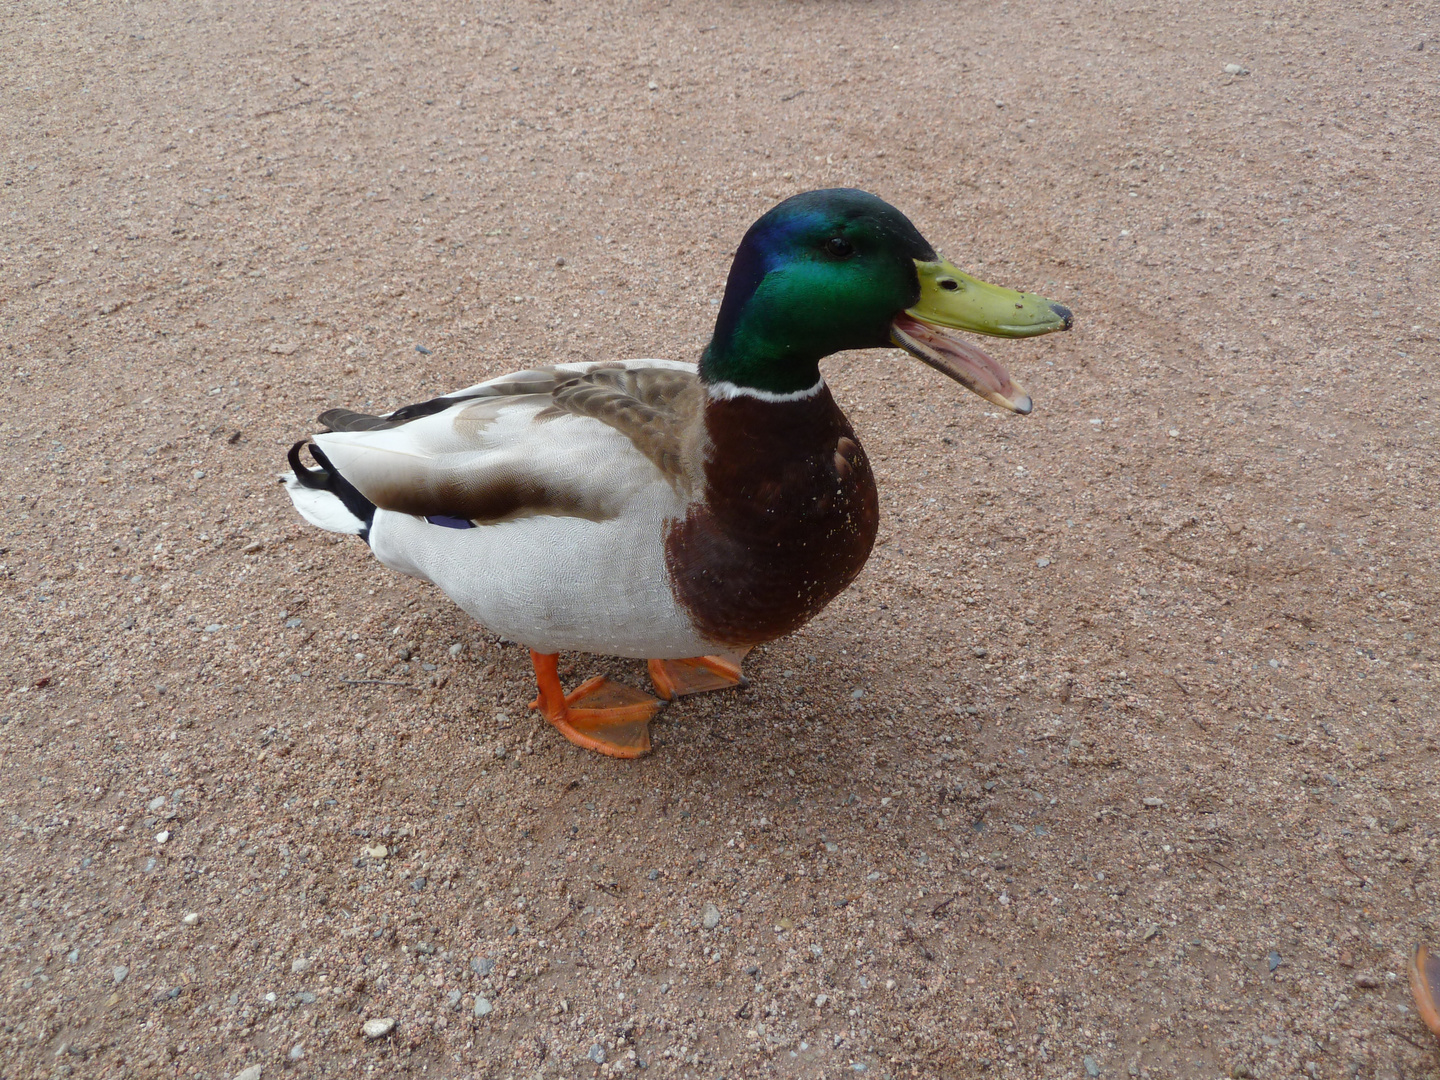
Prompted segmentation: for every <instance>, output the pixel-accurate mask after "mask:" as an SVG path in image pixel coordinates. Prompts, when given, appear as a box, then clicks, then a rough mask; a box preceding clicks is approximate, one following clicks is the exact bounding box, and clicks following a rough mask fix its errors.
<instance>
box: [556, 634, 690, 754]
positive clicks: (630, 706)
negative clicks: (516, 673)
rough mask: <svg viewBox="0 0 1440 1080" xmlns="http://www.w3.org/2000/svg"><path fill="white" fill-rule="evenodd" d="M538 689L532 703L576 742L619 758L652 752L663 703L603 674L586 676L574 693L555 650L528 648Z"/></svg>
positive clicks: (557, 727) (562, 732) (589, 748)
mask: <svg viewBox="0 0 1440 1080" xmlns="http://www.w3.org/2000/svg"><path fill="white" fill-rule="evenodd" d="M530 660H531V662H532V663H533V664H534V665H535V681H536V683H538V684H539V688H540V694H539V696H538V697H536V699H535V700H534V701H532V702H531V703H530V708H532V709H536V710H538V711H539V712H540V714H541V715H543V716H544V717H545V719H546V720H549V721H550V723H552V724H554V725H555V728H556V729H557V730H558V731H559V732H560V734H562V735H564V736H565V738H567V739H569V740H570V741H571V742H572V743H574V744H575V745H576V746H583V747H584V748H585V749H586V750H594V751H596V752H597V753H601V754H608V755H609V756H610V757H617V758H638V757H640V756H641V755H643V754H647V753H649V752H650V721H651V719H652V718H653V717H654V716H655V714H656V713H657V712H659V711H660V706H661V705H662V702H660V701H659V700H658V699H656V698H654V697H652V696H651V695H649V694H647V693H645V692H644V691H643V690H636V689H635V688H634V687H630V686H626V685H625V684H624V683H617V682H612V681H611V680H609V679H607V678H605V677H604V676H603V675H597V676H595V677H594V678H593V679H587V680H586V681H585V682H583V683H581V684H580V685H579V686H577V687H576V688H575V689H574V690H572V691H571V692H570V693H568V694H567V693H565V692H564V691H563V690H562V689H561V688H560V674H559V671H558V670H557V658H556V654H554V653H550V654H548V655H547V654H545V653H537V652H536V651H535V650H534V649H531V650H530Z"/></svg>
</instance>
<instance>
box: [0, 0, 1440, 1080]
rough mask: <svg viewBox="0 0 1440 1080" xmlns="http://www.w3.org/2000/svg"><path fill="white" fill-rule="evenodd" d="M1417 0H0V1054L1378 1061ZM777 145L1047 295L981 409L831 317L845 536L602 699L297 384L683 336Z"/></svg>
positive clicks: (1390, 1057)
mask: <svg viewBox="0 0 1440 1080" xmlns="http://www.w3.org/2000/svg"><path fill="white" fill-rule="evenodd" d="M1437 31H1440V8H1437V5H1436V4H1435V3H1430V2H1421V3H1404V2H1392V3H1383V2H1378V0H1377V2H1373V3H1343V2H1340V0H1314V2H1302V0H1272V2H1269V3H1264V4H1251V3H1235V2H1225V0H1220V2H1217V3H1210V4H1199V3H1186V4H1181V3H1175V2H1167V0H1160V2H1158V3H1153V2H1151V3H1146V2H1137V3H1134V4H1122V3H1098V2H1090V3H1076V2H1071V0H1060V2H1059V3H1057V4H1050V5H1025V4H1020V3H1004V2H999V3H995V2H992V3H988V4H984V3H979V2H976V0H950V2H938V0H937V2H885V0H880V2H875V3H861V2H849V3H841V2H821V0H798V2H794V0H791V2H780V0H773V2H758V0H750V2H734V3H718V4H717V3H706V4H701V3H694V2H680V0H676V2H673V3H662V2H655V0H646V2H627V0H619V2H615V3H606V4H601V3H593V2H584V0H554V2H535V3H527V2H519V0H517V2H508V0H507V2H496V3H475V2H449V0H446V2H435V0H419V2H412V3H394V2H382V3H357V2H354V0H317V2H315V3H307V4H301V3H295V2H292V0H270V2H265V3H260V2H240V0H198V2H193V3H183V2H180V0H134V2H108V3H102V2H97V0H77V2H72V3H65V4H61V3H52V2H41V0H12V2H10V3H8V4H6V5H5V6H4V11H3V12H0V178H3V187H0V350H3V351H0V358H3V364H0V385H3V388H4V397H5V401H6V408H5V409H4V412H3V416H0V443H3V447H4V451H3V454H4V458H3V460H4V470H3V477H4V481H3V486H4V491H3V499H0V597H3V605H4V612H5V614H4V618H3V621H0V646H3V648H0V670H3V676H4V681H3V685H0V696H3V702H0V809H3V814H0V820H3V826H4V837H3V841H0V858H3V878H0V897H3V901H0V916H3V917H0V1076H3V1077H5V1078H7V1080H9V1078H17V1080H18V1078H30V1077H59V1076H74V1077H101V1078H113V1080H119V1078H122V1077H127V1078H148V1077H178V1078H188V1077H192V1076H193V1077H206V1078H210V1077H214V1078H220V1080H232V1078H234V1077H236V1076H237V1075H245V1076H247V1077H249V1078H253V1077H254V1076H256V1075H262V1074H263V1076H264V1077H265V1078H267V1080H273V1078H276V1077H296V1078H302V1077H321V1076H324V1077H357V1076H377V1077H385V1076H397V1075H402V1074H404V1075H417V1076H418V1075H424V1076H433V1077H483V1078H496V1080H501V1078H505V1077H517V1078H520V1077H524V1078H528V1077H535V1076H540V1077H569V1078H580V1077H587V1078H588V1077H613V1076H619V1075H621V1074H624V1075H631V1074H632V1073H635V1072H637V1071H638V1070H640V1069H641V1068H642V1067H643V1068H644V1069H645V1070H646V1073H645V1074H646V1075H651V1074H653V1075H656V1076H662V1077H677V1078H683V1077H693V1078H696V1080H700V1078H705V1080H712V1078H716V1077H722V1076H723V1077H726V1078H735V1077H750V1076H777V1077H790V1076H797V1077H826V1078H833V1077H841V1076H856V1075H863V1076H866V1077H890V1078H895V1080H900V1078H907V1077H992V1076H993V1077H1005V1078H1028V1077H1046V1078H1049V1077H1054V1078H1064V1077H1075V1078H1080V1077H1087V1078H1088V1077H1113V1078H1120V1077H1200V1078H1218V1077H1225V1076H1233V1077H1256V1078H1259V1077H1291V1076H1302V1077H1303V1076H1310V1077H1316V1078H1320V1077H1326V1078H1342V1077H1344V1078H1352V1077H1359V1078H1366V1080H1402V1078H1415V1077H1436V1076H1440V1069H1437V1061H1440V1057H1437V1052H1436V1051H1437V1044H1436V1041H1435V1039H1434V1038H1433V1037H1432V1036H1431V1035H1430V1034H1429V1032H1428V1031H1427V1030H1426V1029H1425V1028H1424V1026H1423V1025H1422V1024H1421V1023H1420V1021H1419V1020H1418V1019H1417V1017H1416V1015H1415V1013H1414V1010H1413V1008H1412V1007H1411V1005H1410V998H1409V992H1408V990H1407V988H1406V985H1405V980H1404V970H1405V969H1404V964H1405V957H1406V953H1407V950H1408V949H1409V948H1410V947H1411V945H1412V944H1413V943H1414V942H1415V941H1416V940H1420V939H1425V938H1430V939H1432V940H1433V939H1434V938H1435V937H1436V936H1440V927H1437V917H1440V913H1437V902H1440V879H1437V842H1440V820H1437V810H1440V796H1437V790H1436V782H1435V778H1436V775H1437V773H1436V765H1437V759H1440V743H1437V739H1440V731H1437V720H1436V714H1435V708H1436V702H1435V681H1434V680H1435V678H1436V674H1437V664H1440V641H1437V638H1436V629H1435V625H1434V623H1435V619H1434V614H1435V605H1436V601H1437V583H1436V527H1435V522H1436V505H1437V499H1440V474H1437V461H1436V452H1435V446H1436V441H1435V414H1436V404H1437V403H1436V400H1435V398H1436V394H1437V374H1436V372H1437V362H1440V356H1437V348H1436V340H1437V313H1440V288H1437V283H1436V274H1437V271H1436V267H1437V256H1440V197H1437V190H1436V181H1435V177H1436V175H1437V169H1440V32H1437ZM837 185H844V186H854V187H861V188H864V189H866V190H869V191H873V192H875V193H876V194H878V195H880V196H882V197H883V198H885V199H887V200H888V201H890V202H892V203H893V204H895V205H896V206H898V207H900V208H901V209H902V210H904V211H905V212H906V213H907V214H909V215H910V216H911V218H912V219H913V220H914V221H915V223H916V224H917V225H918V226H919V228H920V229H921V231H922V232H924V233H925V235H926V236H927V237H928V238H929V239H930V240H931V241H932V242H933V243H934V244H936V246H937V247H939V248H941V249H942V250H943V251H944V252H945V253H946V254H947V255H948V256H949V257H950V258H952V259H953V260H954V261H955V262H956V263H957V264H959V265H961V266H964V267H966V268H968V269H971V270H973V271H974V272H975V273H976V274H977V275H979V276H981V277H983V278H986V279H988V280H992V281H997V282H999V283H1002V284H1008V285H1012V286H1016V287H1020V288H1025V289H1032V290H1035V291H1037V292H1040V293H1042V294H1044V295H1047V296H1049V297H1051V298H1052V299H1055V300H1058V301H1060V302H1062V303H1065V304H1067V305H1069V306H1070V307H1071V308H1073V310H1074V311H1075V315H1076V326H1075V329H1074V331H1073V332H1071V333H1069V334H1057V335H1052V336H1050V337H1046V338H1042V339H1038V340H1034V341H1013V342H997V343H995V344H994V345H993V347H992V351H993V352H994V353H995V354H996V355H997V356H999V357H1000V358H1001V359H1002V361H1003V362H1004V363H1005V364H1006V365H1007V366H1008V367H1009V368H1010V370H1011V371H1012V372H1013V373H1014V374H1015V375H1016V377H1017V379H1018V380H1019V381H1020V382H1022V383H1023V384H1024V385H1025V387H1026V389H1027V390H1028V391H1029V392H1030V393H1031V394H1032V395H1033V397H1034V399H1035V403H1036V410H1035V412H1034V414H1033V415H1031V416H1028V417H1017V416H1011V415H999V414H998V413H997V412H996V410H995V409H994V407H993V406H990V405H988V404H987V403H986V402H984V401H982V400H981V399H979V398H977V397H975V396H974V395H971V394H968V393H966V392H965V391H964V390H962V389H961V388H960V387H958V386H956V385H955V384H953V383H951V382H948V381H947V380H945V379H943V378H942V377H941V376H939V375H937V374H936V373H935V372H933V371H931V370H929V369H928V368H925V367H923V366H921V365H920V364H918V363H915V362H913V361H912V360H910V359H909V358H908V357H905V356H903V355H902V354H900V353H898V352H894V351H880V352H864V353H848V354H842V355H840V356H836V357H834V358H832V359H830V360H828V361H827V362H826V365H825V373H826V377H827V379H828V380H829V382H830V384H831V386H832V388H833V390H834V393H835V396H836V398H837V400H839V401H840V403H841V404H842V406H843V407H844V408H846V410H847V411H848V413H849V415H850V417H851V419H852V420H853V422H854V424H855V427H856V429H857V431H858V432H859V435H860V437H861V438H862V439H863V440H864V443H865V446H866V448H867V450H868V452H869V454H870V457H871V460H872V461H873V462H874V464H875V467H876V470H877V473H878V481H879V486H880V490H881V506H882V514H883V523H882V526H881V535H880V540H879V542H878V544H877V547H876V549H875V553H874V555H873V556H872V558H871V560H870V563H869V565H868V567H867V568H866V570H865V571H864V573H863V574H862V576H861V577H860V579H859V580H858V581H857V582H856V584H855V585H854V586H853V587H852V588H851V589H850V590H849V591H848V592H847V593H845V594H844V595H843V596H842V597H841V598H840V599H839V600H837V601H836V602H835V603H834V604H832V605H831V606H830V608H828V609H827V610H826V611H825V612H824V613H823V614H822V615H821V616H820V617H819V618H817V619H816V620H815V621H814V622H813V623H811V624H810V625H809V626H808V627H806V628H805V629H804V630H803V631H802V632H800V633H798V634H796V635H794V636H793V637H791V638H787V639H784V640H781V641H777V642H774V643H773V644H770V645H768V646H765V647H762V648H760V649H758V650H756V652H755V653H753V654H752V655H751V657H750V658H749V660H748V661H747V665H746V666H747V672H748V674H749V677H750V679H751V685H750V687H749V688H748V689H746V690H743V691H736V692H727V693H720V694H713V695H709V696H706V697H701V698H690V699H686V700H685V701H683V702H681V703H679V704H677V705H675V706H672V707H670V708H669V709H667V710H666V711H665V712H664V713H663V714H662V716H661V718H660V720H659V721H658V722H657V723H656V725H655V736H656V749H655V751H654V753H653V754H652V755H651V756H649V757H647V758H644V759H642V760H640V761H636V762H619V761H613V760H610V759H606V758H601V757H598V756H596V755H593V754H588V753H585V752H582V751H580V750H577V749H576V748H574V747H572V746H570V745H569V744H567V743H565V742H564V741H563V740H561V739H560V738H559V737H558V736H557V734H556V733H555V732H554V731H553V730H552V729H551V728H550V727H549V726H548V725H546V724H545V723H544V722H543V721H542V720H540V719H539V718H538V717H537V716H536V715H535V714H533V713H531V712H530V711H529V710H528V709H527V707H526V703H527V701H528V700H529V698H530V697H531V695H532V693H533V682H532V677H531V674H530V667H529V660H528V656H527V653H526V651H525V650H524V649H523V648H521V647H520V646H517V645H514V644H511V643H508V642H503V641H501V640H499V639H498V638H496V637H495V636H494V635H492V634H490V633H488V632H487V631H486V630H485V629H484V628H482V627H479V626H476V625H474V624H473V623H472V622H470V621H469V620H468V619H467V618H466V617H465V616H464V615H463V614H462V613H461V612H460V611H459V610H458V609H456V608H455V607H453V606H452V605H451V604H450V603H449V602H448V601H447V600H446V599H445V598H444V597H443V596H442V595H440V594H439V593H438V592H437V591H436V590H434V589H433V588H431V587H429V586H426V585H423V584H421V583H419V582H416V581H413V580H410V579H407V578H403V577H400V576H398V575H396V574H393V573H390V572H389V571H387V570H385V569H384V568H383V567H381V566H379V565H378V564H376V563H375V562H374V560H373V559H372V558H371V557H370V556H369V554H368V552H367V551H366V549H365V547H364V545H363V544H361V543H360V542H359V541H357V540H354V539H347V538H340V537H335V536H331V535H328V534H325V533H322V532H320V531H318V530H315V529H313V528H310V527H309V526H307V525H306V524H305V523H304V522H303V521H301V520H300V519H299V518H298V516H297V515H296V514H295V512H294V510H293V509H292V508H291V505H290V502H289V500H288V499H287V498H286V496H285V494H284V492H283V491H282V490H281V488H280V487H279V486H278V484H277V482H276V475H277V473H279V472H280V471H281V470H282V469H283V467H284V464H283V459H284V453H285V450H286V449H287V448H288V447H289V445H290V444H291V443H292V442H293V441H295V440H296V439H299V438H303V437H305V436H306V435H308V434H309V433H311V432H312V431H314V430H315V423H314V417H315V416H316V414H317V413H319V412H320V411H321V410H322V409H324V408H327V407H331V406H336V405H344V406H348V407H360V408H364V407H368V408H371V409H373V410H385V409H389V408H393V407H395V406H398V405H401V404H404V403H406V402H410V401H416V400H422V399H425V398H427V397H430V396H432V395H433V394H435V393H439V392H444V391H448V390H451V389H454V388H456V387H460V386H464V385H467V384H469V383H472V382H476V381H478V380H480V379H482V378H487V377H491V376H494V375H499V374H502V373H504V372H506V371H509V370H514V369H517V368H521V367H524V366H528V365H532V364H537V363H546V362H552V361H555V360H577V359H612V358H621V357H629V356H665V357H672V358H680V359H693V358H694V357H696V355H697V354H698V350H699V349H700V347H701V346H702V344H703V343H704V341H705V339H706V337H707V335H708V333H709V329H710V326H711V324H712V321H713V318H714V315H715V312H716V310H717V307H716V305H717V303H718V300H719V297H720V294H721V290H722V288H723V284H724V281H725V275H726V271H727V269H728V264H729V258H730V254H731V252H733V250H734V248H735V245H736V243H737V242H738V240H739V238H740V236H741V235H742V234H743V232H744V230H745V228H746V227H747V226H748V225H749V223H750V222H751V221H753V220H754V219H755V218H756V217H757V216H758V215H759V214H760V213H761V212H763V211H764V210H765V209H767V208H768V207H769V206H771V205H773V204H774V203H775V202H777V201H778V200H780V199H781V198H783V197H785V196H787V195H790V194H793V193H795V192H797V191H802V190H806V189H810V188H817V187H827V186H837ZM562 671H563V672H565V678H566V679H567V682H568V683H569V684H571V685H573V683H574V682H576V681H578V680H579V679H580V678H582V677H584V676H586V675H589V674H594V673H600V672H604V673H610V674H612V675H614V676H616V677H618V678H623V679H625V680H627V681H629V682H632V683H638V684H642V685H643V665H641V664H640V663H638V662H632V661H619V660H612V659H607V658H603V657H591V656H584V655H565V656H563V657H562ZM380 1021H384V1022H383V1023H382V1022H380ZM362 1028H363V1030H362ZM367 1032H368V1033H369V1034H367ZM257 1067H258V1070H259V1072H257ZM245 1070H249V1071H248V1072H246V1071H245Z"/></svg>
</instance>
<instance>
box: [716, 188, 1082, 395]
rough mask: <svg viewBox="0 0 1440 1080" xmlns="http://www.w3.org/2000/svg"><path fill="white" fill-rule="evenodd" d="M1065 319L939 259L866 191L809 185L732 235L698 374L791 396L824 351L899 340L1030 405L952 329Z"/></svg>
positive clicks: (1027, 327)
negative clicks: (736, 239)
mask: <svg viewBox="0 0 1440 1080" xmlns="http://www.w3.org/2000/svg"><path fill="white" fill-rule="evenodd" d="M1070 322H1071V316H1070V312H1069V311H1068V310H1066V309H1065V308H1064V307H1061V306H1060V305H1059V304H1052V303H1051V302H1050V301H1048V300H1045V299H1043V298H1041V297H1039V296H1036V295H1034V294H1033V293H1019V292H1015V291H1014V290H1013V289H1002V288H999V287H997V286H994V285H987V284H985V283H984V282H982V281H978V280H976V279H975V278H973V277H970V276H969V275H967V274H964V273H962V272H961V271H959V270H957V269H956V268H955V267H953V266H951V265H950V264H949V263H947V262H945V261H943V260H941V259H940V258H939V256H938V255H936V253H935V249H934V248H933V247H931V245H930V244H929V243H928V242H927V241H926V239H925V238H924V237H923V236H921V235H920V232H919V230H917V229H916V228H915V226H914V225H912V224H911V223H910V219H909V218H907V217H906V216H905V215H904V214H902V213H900V211H898V210H896V209H895V208H894V207H893V206H891V205H890V204H889V203H887V202H885V201H884V200H882V199H878V198H876V197H875V196H874V195H870V194H868V193H866V192H864V191H855V190H852V189H849V188H831V189H827V190H824V191H807V192H805V193H803V194H800V195H796V196H793V197H792V198H789V199H786V200H785V201H784V202H782V203H781V204H780V205H779V206H776V207H775V208H774V209H773V210H771V211H770V212H769V213H767V214H766V215H765V216H764V217H762V218H761V219H760V220H759V221H757V222H755V224H754V225H752V226H750V230H749V231H748V232H747V233H746V234H745V238H744V239H743V240H742V241H741V242H740V247H739V249H738V250H737V251H736V253H735V261H734V263H733V264H732V265H731V267H730V279H729V281H728V282H727V284H726V287H725V298H724V300H723V301H721V304H720V314H719V317H718V318H717V319H716V320H715V334H714V336H713V337H712V338H711V340H710V344H709V345H707V346H706V348H705V352H704V354H703V355H702V356H701V359H700V375H701V377H702V378H703V379H704V380H705V382H707V383H711V384H715V383H732V384H734V385H735V386H736V387H738V388H742V389H747V390H759V391H763V392H768V393H772V394H789V393H795V392H798V391H802V390H806V389H808V388H810V387H812V386H814V385H815V384H816V383H817V382H818V381H819V379H820V368H819V362H820V360H821V359H822V358H823V357H826V356H829V355H830V354H831V353H835V352H839V351H841V350H842V349H879V348H887V347H889V346H892V345H898V346H900V347H901V348H903V349H906V350H907V351H909V352H911V353H912V354H914V355H915V356H917V357H919V358H920V359H921V360H924V361H925V362H926V363H927V364H930V365H931V366H933V367H936V368H939V369H940V370H941V371H944V372H945V373H946V374H947V375H949V376H950V377H951V378H954V379H956V380H957V381H959V382H961V383H963V384H964V385H966V386H968V387H969V388H970V389H972V390H974V391H975V392H976V393H978V394H980V395H981V396H983V397H985V398H987V399H989V400H991V401H994V402H996V404H1000V405H1003V406H1004V407H1005V408H1008V409H1013V410H1015V411H1017V412H1029V411H1030V399H1029V398H1028V397H1026V396H1025V394H1024V392H1023V391H1021V390H1020V389H1019V387H1018V386H1016V385H1015V384H1014V382H1013V381H1012V380H1011V379H1010V377H1009V375H1008V374H1007V373H1006V372H1005V369H1004V368H1002V367H1000V365H999V364H998V363H996V362H995V361H994V360H993V359H992V358H990V357H989V356H988V355H986V354H985V353H983V352H981V351H980V350H979V349H978V348H976V347H975V346H973V345H971V344H969V343H968V342H966V341H964V340H963V339H960V338H957V337H955V336H954V335H953V334H951V333H950V332H949V331H950V330H955V329H959V330H970V331H973V332H977V333H982V334H993V335H997V336H1001V337H1029V336H1032V335H1034V334H1044V333H1049V332H1050V331H1052V330H1064V329H1069V327H1070Z"/></svg>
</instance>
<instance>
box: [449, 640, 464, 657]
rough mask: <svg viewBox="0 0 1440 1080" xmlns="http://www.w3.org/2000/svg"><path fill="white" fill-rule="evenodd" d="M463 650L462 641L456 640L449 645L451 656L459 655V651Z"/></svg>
mask: <svg viewBox="0 0 1440 1080" xmlns="http://www.w3.org/2000/svg"><path fill="white" fill-rule="evenodd" d="M464 651H465V646H464V645H463V644H462V643H460V642H458V641H457V642H456V643H455V644H454V645H451V646H450V655H451V656H459V655H460V654H461V653H463V652H464Z"/></svg>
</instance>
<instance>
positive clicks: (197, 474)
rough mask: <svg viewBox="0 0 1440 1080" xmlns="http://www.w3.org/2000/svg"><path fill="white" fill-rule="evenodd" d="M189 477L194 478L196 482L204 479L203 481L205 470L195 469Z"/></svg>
mask: <svg viewBox="0 0 1440 1080" xmlns="http://www.w3.org/2000/svg"><path fill="white" fill-rule="evenodd" d="M190 475H191V476H193V477H195V479H196V480H204V479H205V470H204V469H196V470H195V471H194V472H193V473H191V474H190Z"/></svg>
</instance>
